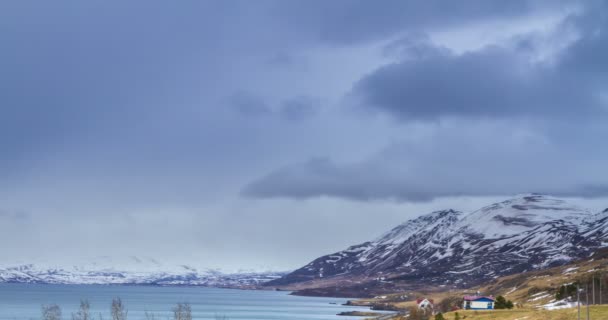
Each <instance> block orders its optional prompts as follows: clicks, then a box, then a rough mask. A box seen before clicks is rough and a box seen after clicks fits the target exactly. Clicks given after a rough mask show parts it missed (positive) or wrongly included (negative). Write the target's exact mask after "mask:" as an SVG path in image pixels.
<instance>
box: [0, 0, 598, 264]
mask: <svg viewBox="0 0 608 320" xmlns="http://www.w3.org/2000/svg"><path fill="white" fill-rule="evenodd" d="M0 41H1V42H2V44H1V49H0V251H1V252H2V259H3V261H32V260H34V259H39V258H44V259H52V260H54V261H58V262H65V263H69V262H70V261H75V260H78V259H82V257H85V256H87V257H88V256H96V255H111V256H130V255H138V256H148V257H154V258H156V259H157V260H164V261H171V262H175V263H186V264H191V265H195V266H209V267H222V268H226V269H238V268H256V269H260V268H272V269H281V270H285V269H291V268H296V267H299V266H301V265H303V264H305V263H307V262H308V261H309V260H311V259H313V258H315V257H317V256H319V255H322V254H326V253H330V252H333V251H336V250H340V249H342V248H344V247H346V246H348V245H351V244H356V243H359V242H363V241H366V240H370V239H372V238H374V237H376V236H378V235H379V234H380V233H382V232H384V231H386V230H388V229H390V228H391V227H393V226H395V225H396V224H398V223H401V222H403V221H405V220H407V219H409V218H412V217H415V216H417V215H420V214H424V213H428V212H430V211H433V210H437V209H446V208H454V209H458V210H465V211H466V210H473V209H476V208H478V207H480V206H483V205H486V204H489V203H491V202H493V201H497V200H501V199H504V198H506V197H509V196H512V195H514V194H518V193H525V192H540V193H549V194H553V195H557V196H562V197H570V198H575V201H578V202H580V203H583V204H585V205H587V206H588V207H590V208H591V209H593V210H600V209H602V208H605V207H608V122H607V120H608V60H607V59H606V57H608V7H607V6H606V4H605V2H603V1H580V2H576V1H523V0H513V1H503V0H496V1H486V0H471V1H440V0H436V1H435V0H430V1H429V0H421V1H402V0H398V1H397V0H396V1H392V0H383V1H359V0H333V1H325V0H318V1H316V0H306V1H304V0H303V1H295V0H276V1H270V0H269V1H266V0H256V1H248V0H241V1H200V0H183V1H150V0H145V1H144V0H135V1H107V0H90V1H68V0H55V1H30V0H15V1H2V2H1V3H0Z"/></svg>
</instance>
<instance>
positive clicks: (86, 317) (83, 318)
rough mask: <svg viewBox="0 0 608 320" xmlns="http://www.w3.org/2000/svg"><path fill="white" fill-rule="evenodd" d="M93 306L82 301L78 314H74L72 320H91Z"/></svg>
mask: <svg viewBox="0 0 608 320" xmlns="http://www.w3.org/2000/svg"><path fill="white" fill-rule="evenodd" d="M90 309H91V305H90V304H89V301H87V300H80V308H79V309H78V312H76V313H72V320H91V313H90Z"/></svg>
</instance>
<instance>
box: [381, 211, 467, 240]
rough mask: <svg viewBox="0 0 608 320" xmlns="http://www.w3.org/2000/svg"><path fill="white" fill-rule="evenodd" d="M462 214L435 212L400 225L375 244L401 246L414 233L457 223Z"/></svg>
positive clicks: (457, 212)
mask: <svg viewBox="0 0 608 320" xmlns="http://www.w3.org/2000/svg"><path fill="white" fill-rule="evenodd" d="M461 214H462V212H460V211H456V210H454V209H447V210H438V211H433V212H431V213H428V214H425V215H421V216H419V217H416V218H413V219H410V220H408V221H406V222H404V223H402V224H400V225H398V226H397V227H395V228H393V229H392V230H391V231H389V232H387V233H385V234H383V235H382V236H380V237H379V238H378V239H376V241H374V242H375V243H377V244H399V243H402V242H403V241H405V240H407V239H409V237H411V236H412V235H413V234H414V233H416V232H419V231H420V230H421V229H423V228H428V227H430V226H434V225H436V224H438V223H441V222H442V221H445V220H450V221H457V220H458V219H459V218H460V215H461Z"/></svg>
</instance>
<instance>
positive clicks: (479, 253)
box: [268, 194, 608, 287]
mask: <svg viewBox="0 0 608 320" xmlns="http://www.w3.org/2000/svg"><path fill="white" fill-rule="evenodd" d="M607 244H608V211H604V212H603V213H599V214H595V215H594V214H592V213H591V212H590V211H588V210H586V209H583V208H580V207H578V206H575V205H572V204H570V203H568V202H567V201H565V200H562V199H558V198H554V197H551V196H546V195H540V194H523V195H518V196H515V197H513V198H511V199H508V200H506V201H503V202H499V203H495V204H492V205H489V206H486V207H483V208H481V209H479V210H476V211H473V212H471V213H468V214H463V213H461V212H458V211H455V210H443V211H436V212H433V213H430V214H427V215H423V216H420V217H418V218H416V219H411V220H409V221H407V222H405V223H403V224H401V225H399V226H397V227H396V228H394V229H392V230H391V231H389V232H387V233H386V234H384V235H382V236H380V237H379V238H377V239H376V240H374V241H371V242H366V243H364V244H361V245H358V246H353V247H351V248H349V249H347V250H345V251H341V252H337V253H334V254H331V255H329V256H325V257H321V258H318V259H316V260H314V261H312V262H311V263H309V264H308V265H306V266H305V267H303V268H301V269H298V270H296V271H294V272H293V273H291V274H288V275H286V276H285V277H283V278H281V279H278V280H276V281H272V282H269V283H268V285H288V284H291V283H297V282H302V281H309V280H314V279H318V278H319V274H322V275H323V278H324V280H328V281H331V278H332V277H337V276H339V277H340V278H342V279H344V278H345V277H349V276H353V277H357V278H359V279H360V278H362V277H363V278H367V279H375V278H379V277H381V278H383V279H389V280H390V281H400V280H403V281H406V282H408V283H421V284H426V285H429V284H438V285H453V286H455V287H458V286H467V285H471V284H474V283H481V282H483V281H487V280H489V279H492V278H495V277H497V276H502V275H507V274H513V273H517V272H524V271H527V270H536V269H542V268H547V267H552V266H556V265H562V264H565V263H567V262H569V261H572V260H573V259H578V258H585V257H589V256H590V255H591V254H593V252H595V250H597V249H599V248H602V247H604V246H606V245H607Z"/></svg>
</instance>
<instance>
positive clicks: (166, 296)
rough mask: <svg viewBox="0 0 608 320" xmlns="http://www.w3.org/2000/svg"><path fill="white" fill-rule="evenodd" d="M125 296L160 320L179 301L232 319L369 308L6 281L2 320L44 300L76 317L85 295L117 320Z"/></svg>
mask: <svg viewBox="0 0 608 320" xmlns="http://www.w3.org/2000/svg"><path fill="white" fill-rule="evenodd" d="M115 297H120V298H121V299H122V300H123V302H124V303H125V304H126V307H127V309H128V311H129V312H128V319H130V320H131V319H133V320H138V319H145V312H146V311H148V312H152V313H154V314H155V316H156V318H157V319H160V320H165V319H169V318H170V316H171V308H172V307H173V306H174V305H175V304H176V303H178V302H188V303H190V304H191V306H192V315H193V318H194V319H209V320H213V319H215V316H216V315H219V316H226V318H227V319H230V320H245V319H247V320H271V319H284V320H286V319H290V320H291V319H293V320H312V319H316V320H319V319H321V320H330V319H333V320H336V319H344V320H346V319H357V318H353V317H342V316H336V314H337V313H339V312H342V311H354V310H360V311H365V310H367V309H362V308H353V307H346V306H342V305H341V304H342V303H344V302H346V300H345V299H334V298H317V297H298V296H291V295H289V294H288V293H287V292H280V291H251V290H231V289H214V288H203V287H155V286H111V285H36V284H0V320H9V319H11V320H14V319H17V320H19V319H40V308H41V306H42V305H43V304H57V305H59V306H60V307H61V309H62V314H63V319H70V318H71V314H72V312H75V311H76V309H77V308H78V305H79V302H80V300H81V299H87V300H88V301H89V303H90V304H91V313H92V314H93V315H94V316H95V317H94V318H95V319H99V314H101V315H102V316H103V319H105V320H108V319H111V317H110V314H109V310H110V303H111V301H112V298H115Z"/></svg>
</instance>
